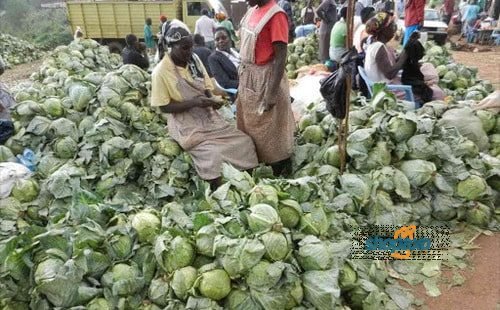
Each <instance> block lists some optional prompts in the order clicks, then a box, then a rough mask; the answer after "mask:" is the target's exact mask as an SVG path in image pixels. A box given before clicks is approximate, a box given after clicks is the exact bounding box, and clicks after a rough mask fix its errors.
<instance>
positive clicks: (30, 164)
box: [16, 149, 36, 171]
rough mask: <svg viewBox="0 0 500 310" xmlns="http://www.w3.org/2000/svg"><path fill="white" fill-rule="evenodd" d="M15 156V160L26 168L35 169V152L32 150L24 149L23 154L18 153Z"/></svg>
mask: <svg viewBox="0 0 500 310" xmlns="http://www.w3.org/2000/svg"><path fill="white" fill-rule="evenodd" d="M16 157H17V161H18V162H19V163H20V164H21V165H23V166H25V167H26V168H28V169H29V170H31V171H35V169H36V165H35V161H36V157H35V153H34V152H33V151H32V150H30V149H24V151H23V155H21V154H19V155H17V156H16Z"/></svg>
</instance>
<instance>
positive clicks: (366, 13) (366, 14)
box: [353, 6, 375, 53]
mask: <svg viewBox="0 0 500 310" xmlns="http://www.w3.org/2000/svg"><path fill="white" fill-rule="evenodd" d="M374 15H375V9H374V8H373V7H371V6H369V7H367V8H364V9H363V10H361V24H360V25H359V27H357V28H356V30H355V31H354V35H353V43H354V46H355V47H356V50H357V51H358V53H361V52H363V51H364V49H363V45H364V44H363V41H364V39H365V38H367V37H368V33H366V26H365V24H366V22H367V21H368V20H370V18H372V17H373V16H374Z"/></svg>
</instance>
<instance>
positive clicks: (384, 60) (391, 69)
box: [375, 46, 407, 80]
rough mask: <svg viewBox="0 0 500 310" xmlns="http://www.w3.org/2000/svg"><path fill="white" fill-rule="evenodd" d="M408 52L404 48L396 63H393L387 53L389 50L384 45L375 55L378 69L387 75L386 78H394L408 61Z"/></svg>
mask: <svg viewBox="0 0 500 310" xmlns="http://www.w3.org/2000/svg"><path fill="white" fill-rule="evenodd" d="M406 58H407V56H406V53H405V51H404V50H403V52H402V53H401V55H400V56H399V58H398V60H397V61H396V63H394V64H391V62H390V61H389V55H388V54H387V50H386V48H385V46H382V47H381V48H380V49H379V50H378V52H377V55H376V56H375V60H376V62H377V66H378V69H379V70H380V71H381V72H382V73H383V74H384V75H385V77H386V78H388V79H389V80H392V79H393V78H394V77H396V75H397V74H398V72H399V70H401V69H402V68H403V65H404V63H405V61H406Z"/></svg>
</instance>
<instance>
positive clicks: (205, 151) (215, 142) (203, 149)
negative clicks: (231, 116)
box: [167, 67, 258, 180]
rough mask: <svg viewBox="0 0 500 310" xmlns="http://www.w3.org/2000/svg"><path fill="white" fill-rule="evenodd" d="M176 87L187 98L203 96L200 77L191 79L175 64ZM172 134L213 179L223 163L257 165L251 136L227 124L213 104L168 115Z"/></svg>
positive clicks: (204, 175)
mask: <svg viewBox="0 0 500 310" xmlns="http://www.w3.org/2000/svg"><path fill="white" fill-rule="evenodd" d="M175 71H176V75H177V88H178V90H179V92H180V93H181V95H182V97H183V98H184V99H185V100H190V99H193V98H196V97H200V96H204V92H205V84H204V82H203V81H202V80H201V81H200V80H194V82H189V81H187V80H185V79H184V78H182V77H181V76H180V74H179V72H178V69H177V67H175ZM167 126H168V131H169V134H170V136H171V137H172V138H173V139H174V140H175V141H177V142H178V143H179V145H180V146H181V147H182V148H183V149H184V150H185V151H186V152H188V153H189V154H190V155H191V157H192V159H193V163H194V167H195V169H196V172H197V173H198V175H199V176H200V177H201V178H202V179H204V180H213V179H216V178H218V177H220V175H221V171H222V163H229V164H231V165H233V166H234V167H235V168H237V169H241V170H246V169H251V168H254V167H256V166H257V165H258V162H257V155H256V153H255V147H254V144H253V142H252V139H251V138H250V137H248V136H247V135H245V134H244V133H243V132H241V131H239V130H237V129H236V128H234V127H233V126H231V125H230V124H228V123H227V122H226V121H225V120H224V119H223V118H222V116H221V115H220V114H219V113H218V112H217V111H216V110H214V109H213V108H201V107H194V108H191V109H189V110H188V111H186V112H183V113H170V114H168V115H167Z"/></svg>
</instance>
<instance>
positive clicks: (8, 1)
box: [0, 0, 72, 49]
mask: <svg viewBox="0 0 500 310" xmlns="http://www.w3.org/2000/svg"><path fill="white" fill-rule="evenodd" d="M40 3H41V1H40V0H33V1H30V0H5V1H2V2H1V3H0V10H4V11H5V15H4V16H2V18H1V19H0V33H9V34H11V35H13V36H16V37H19V38H22V39H24V40H27V41H30V42H33V43H36V44H38V45H39V46H41V47H42V48H43V49H51V48H54V47H56V46H58V45H62V44H68V43H69V42H71V40H72V35H71V30H70V28H69V23H68V21H67V18H66V12H65V10H64V9H41V7H40Z"/></svg>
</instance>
